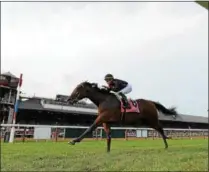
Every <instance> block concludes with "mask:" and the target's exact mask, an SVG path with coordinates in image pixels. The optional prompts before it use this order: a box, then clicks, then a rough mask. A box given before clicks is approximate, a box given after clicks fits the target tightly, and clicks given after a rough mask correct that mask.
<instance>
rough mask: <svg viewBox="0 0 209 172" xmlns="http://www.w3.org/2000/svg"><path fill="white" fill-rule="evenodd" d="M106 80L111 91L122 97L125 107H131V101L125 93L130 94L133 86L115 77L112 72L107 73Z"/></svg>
mask: <svg viewBox="0 0 209 172" xmlns="http://www.w3.org/2000/svg"><path fill="white" fill-rule="evenodd" d="M104 80H105V81H106V82H107V84H108V88H109V89H110V90H111V91H113V92H115V93H116V94H118V95H120V96H121V97H122V101H123V106H124V108H129V103H128V100H127V98H126V96H125V94H128V93H130V92H131V91H132V86H131V85H130V84H129V83H128V82H126V81H123V80H119V79H116V78H114V77H113V75H112V74H107V75H105V78H104Z"/></svg>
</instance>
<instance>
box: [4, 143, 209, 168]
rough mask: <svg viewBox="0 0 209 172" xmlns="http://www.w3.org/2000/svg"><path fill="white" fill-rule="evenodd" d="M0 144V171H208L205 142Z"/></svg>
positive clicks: (206, 144) (206, 145)
mask: <svg viewBox="0 0 209 172" xmlns="http://www.w3.org/2000/svg"><path fill="white" fill-rule="evenodd" d="M168 144H169V148H168V150H165V149H164V145H163V142H162V140H133V141H124V140H113V141H112V149H111V152H110V153H109V154H108V153H106V141H85V140H84V141H83V142H81V143H78V144H76V145H74V146H71V145H68V144H67V143H66V142H28V143H27V142H26V143H14V144H10V143H6V144H5V143H2V144H1V152H2V155H1V156H2V157H1V163H2V164H1V168H2V171H11V170H12V171H117V170H118V171H208V140H207V139H205V140H204V139H198V140H196V139H195V140H169V141H168Z"/></svg>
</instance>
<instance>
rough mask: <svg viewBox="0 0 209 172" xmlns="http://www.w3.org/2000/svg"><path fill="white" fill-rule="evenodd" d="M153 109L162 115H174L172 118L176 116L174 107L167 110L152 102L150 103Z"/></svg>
mask: <svg viewBox="0 0 209 172" xmlns="http://www.w3.org/2000/svg"><path fill="white" fill-rule="evenodd" d="M151 102H152V103H153V104H154V105H155V107H156V108H157V109H158V110H159V111H161V112H162V113H163V114H165V115H174V116H177V114H178V113H177V111H176V107H172V108H169V109H167V108H166V107H165V106H163V105H162V104H160V103H158V102H154V101H151Z"/></svg>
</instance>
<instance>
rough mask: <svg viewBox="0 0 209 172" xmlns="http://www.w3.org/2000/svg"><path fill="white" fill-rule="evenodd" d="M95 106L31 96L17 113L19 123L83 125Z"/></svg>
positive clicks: (200, 123)
mask: <svg viewBox="0 0 209 172" xmlns="http://www.w3.org/2000/svg"><path fill="white" fill-rule="evenodd" d="M96 115H97V108H96V106H95V105H94V104H87V103H85V102H82V103H78V104H76V105H68V104H67V103H66V102H64V101H60V100H57V98H56V99H54V100H53V99H47V98H39V97H32V98H28V99H27V100H25V101H21V102H20V105H19V112H18V115H17V123H19V124H43V125H49V124H51V125H53V124H59V125H85V126H88V125H90V124H92V122H93V120H94V119H95V118H96ZM159 119H160V121H161V123H162V124H163V126H164V127H167V128H198V129H200V128H202V129H204V128H205V129H206V128H207V126H208V118H206V117H201V116H192V115H183V114H181V115H179V116H178V117H177V118H176V119H174V118H172V117H170V116H165V115H163V114H161V113H159Z"/></svg>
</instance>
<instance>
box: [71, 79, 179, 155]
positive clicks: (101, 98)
mask: <svg viewBox="0 0 209 172" xmlns="http://www.w3.org/2000/svg"><path fill="white" fill-rule="evenodd" d="M83 98H88V99H90V100H91V101H92V102H93V103H94V104H95V105H96V106H97V107H98V116H97V118H96V119H95V121H94V122H93V124H92V125H91V126H90V127H89V128H88V129H86V131H84V132H83V133H82V134H81V135H80V136H79V137H77V138H76V139H74V140H72V141H70V142H68V143H69V144H71V145H75V143H76V142H80V141H81V140H82V139H83V138H84V137H85V135H86V134H87V133H89V132H92V131H94V130H95V129H96V128H97V127H98V126H99V125H103V127H104V131H105V133H106V135H107V152H110V146H111V124H118V123H121V124H123V125H125V124H128V125H132V126H138V125H139V124H144V125H146V126H149V127H151V128H153V129H155V130H157V131H158V132H159V133H160V134H161V136H162V139H163V141H164V144H165V149H167V148H168V144H167V141H166V139H168V137H167V136H166V135H165V134H164V131H163V128H162V127H161V125H160V124H159V119H158V111H161V112H162V113H163V114H165V115H170V116H174V117H176V116H177V112H176V110H175V108H170V109H167V108H166V107H164V106H163V105H162V104H160V103H158V102H154V101H151V100H145V99H137V100H131V99H129V105H130V109H123V106H122V101H121V100H120V99H119V98H118V97H117V96H116V95H115V94H113V93H111V92H110V91H107V90H105V89H101V88H99V87H98V85H97V84H96V83H90V82H87V81H85V82H82V83H80V84H79V85H77V87H76V88H75V89H74V90H73V92H72V93H71V95H70V96H69V98H68V99H67V101H68V102H69V104H74V103H77V102H78V101H79V100H81V99H83ZM122 116H124V117H123V118H122Z"/></svg>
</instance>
